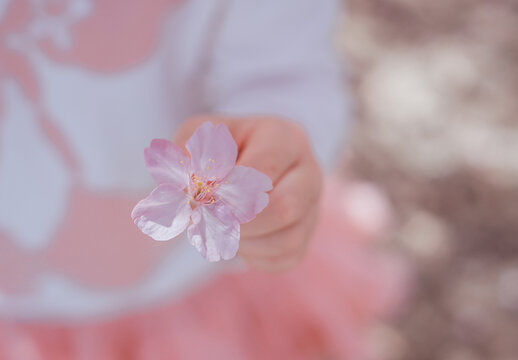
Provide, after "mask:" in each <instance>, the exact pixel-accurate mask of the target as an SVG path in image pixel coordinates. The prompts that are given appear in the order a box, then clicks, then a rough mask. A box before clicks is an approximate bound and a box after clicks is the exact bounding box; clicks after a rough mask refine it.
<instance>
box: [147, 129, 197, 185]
mask: <svg viewBox="0 0 518 360" xmlns="http://www.w3.org/2000/svg"><path fill="white" fill-rule="evenodd" d="M144 157H145V159H146V166H147V168H148V170H149V172H150V173H151V176H152V177H153V179H155V181H156V182H157V184H166V183H167V184H172V185H174V186H175V187H176V188H177V189H180V190H181V189H184V188H185V187H186V186H187V184H188V183H189V165H190V160H189V158H188V157H187V155H186V154H185V153H184V152H183V151H182V149H180V148H179V147H178V146H176V145H175V144H173V143H172V142H170V141H167V140H163V139H154V140H153V141H151V146H150V147H148V148H146V149H145V150H144Z"/></svg>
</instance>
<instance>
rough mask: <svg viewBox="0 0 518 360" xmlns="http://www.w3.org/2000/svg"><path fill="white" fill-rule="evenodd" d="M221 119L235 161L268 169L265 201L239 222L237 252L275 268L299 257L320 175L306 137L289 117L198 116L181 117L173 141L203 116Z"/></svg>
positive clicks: (260, 266) (179, 140) (181, 142)
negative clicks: (236, 151)
mask: <svg viewBox="0 0 518 360" xmlns="http://www.w3.org/2000/svg"><path fill="white" fill-rule="evenodd" d="M205 121H211V122H213V123H224V124H226V125H227V126H228V128H229V130H230V132H231V133H232V136H233V137H234V140H235V141H236V143H237V145H238V147H239V155H238V160H237V164H239V165H243V166H250V167H253V168H255V169H257V170H259V171H261V172H263V173H265V174H266V175H268V176H269V177H270V178H271V179H272V181H273V184H274V188H273V190H272V191H271V192H270V202H269V204H268V206H267V207H266V208H265V209H264V211H263V212H261V213H260V214H259V215H257V218H255V219H254V220H252V221H251V222H250V223H248V224H244V225H242V226H241V242H240V245H239V254H240V255H241V256H242V257H243V258H244V259H245V260H246V262H247V263H248V264H249V265H250V266H252V267H253V268H256V269H259V270H265V271H279V270H285V269H288V268H290V267H292V266H294V265H295V264H297V263H298V262H299V261H300V260H301V259H302V257H303V255H304V253H305V249H306V246H307V243H308V240H309V238H310V237H311V235H312V232H313V229H314V227H315V223H316V219H317V211H318V200H319V197H320V190H321V186H322V175H321V171H320V168H319V166H318V163H317V161H316V160H315V158H314V156H313V153H312V150H311V146H310V145H309V141H308V138H307V136H306V134H305V133H304V131H303V130H302V129H301V128H300V127H299V126H298V125H296V124H295V123H292V122H289V121H286V120H282V119H280V118H276V117H270V116H257V117H247V118H243V117H239V118H238V117H223V116H203V117H196V118H193V119H190V120H188V121H186V122H185V123H184V124H182V126H181V127H180V128H179V130H178V132H177V134H176V137H175V142H176V143H177V144H179V145H182V146H183V145H184V144H185V142H186V141H187V139H189V137H190V136H191V135H192V133H193V132H194V131H195V130H196V129H197V128H198V126H199V125H200V124H201V123H203V122H205Z"/></svg>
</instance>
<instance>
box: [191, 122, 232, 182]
mask: <svg viewBox="0 0 518 360" xmlns="http://www.w3.org/2000/svg"><path fill="white" fill-rule="evenodd" d="M185 147H186V148H187V150H189V153H190V154H191V168H192V170H193V171H194V172H200V174H201V175H206V176H207V179H209V180H216V179H222V178H224V177H225V176H226V175H227V174H228V173H229V172H230V170H232V168H233V167H234V165H235V163H236V159H237V145H236V142H235V141H234V139H233V138H232V135H231V134H230V131H228V128H227V127H226V126H225V125H223V124H219V125H217V126H214V125H212V124H211V123H210V122H206V123H203V124H202V125H201V126H200V127H199V128H198V129H197V130H196V131H195V132H194V134H193V135H192V136H191V138H190V139H189V140H188V141H187V144H186V145H185Z"/></svg>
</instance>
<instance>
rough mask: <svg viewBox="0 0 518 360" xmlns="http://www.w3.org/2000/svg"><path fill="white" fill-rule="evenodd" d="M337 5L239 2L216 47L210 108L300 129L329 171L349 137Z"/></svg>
mask: <svg viewBox="0 0 518 360" xmlns="http://www.w3.org/2000/svg"><path fill="white" fill-rule="evenodd" d="M338 14H339V1H336V0H276V1H258V0H233V1H230V3H229V7H228V8H227V11H226V12H225V19H224V21H223V22H222V24H223V25H222V28H221V32H220V33H219V34H218V36H217V38H216V39H215V42H214V43H213V44H212V49H213V50H212V53H211V54H210V55H209V56H210V65H209V69H208V76H207V78H206V83H205V91H206V93H205V99H204V100H205V106H206V107H207V108H206V110H209V111H214V112H220V113H225V114H232V115H239V114H275V115H280V116H284V117H287V118H289V119H291V120H294V121H297V122H298V123H300V124H301V125H302V126H303V127H304V128H305V129H306V130H307V132H308V134H309V135H310V138H311V140H312V143H313V146H314V149H315V152H316V154H317V157H318V158H319V160H320V161H321V163H322V164H323V165H324V166H325V167H329V166H330V165H331V164H332V163H333V161H334V160H335V157H336V153H337V150H338V146H339V145H340V143H341V142H343V141H344V138H345V125H346V124H345V123H346V106H345V95H344V91H343V89H342V86H343V85H342V77H341V72H340V69H339V66H338V63H337V59H336V56H335V53H334V50H333V47H332V45H331V42H332V41H331V36H332V30H333V28H334V24H335V18H336V16H337V15H338Z"/></svg>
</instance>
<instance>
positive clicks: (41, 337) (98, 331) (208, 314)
mask: <svg viewBox="0 0 518 360" xmlns="http://www.w3.org/2000/svg"><path fill="white" fill-rule="evenodd" d="M325 194H326V195H325V197H326V201H324V202H323V204H322V209H323V210H322V211H323V213H322V216H321V219H320V222H319V226H318V229H317V232H316V234H315V237H314V241H313V243H312V246H311V248H310V250H309V253H308V256H307V258H306V259H305V261H304V262H303V263H302V264H301V265H300V266H299V267H297V268H296V269H294V270H292V271H290V272H288V273H285V274H282V275H272V274H262V273H257V272H252V271H250V272H245V273H241V274H231V275H222V276H220V277H219V278H218V279H216V280H215V281H213V282H210V283H209V284H207V285H206V286H205V287H203V288H201V289H200V290H199V291H196V292H195V293H193V294H192V295H191V296H189V297H187V298H185V299H183V300H182V301H180V302H178V303H171V304H165V305H161V306H157V307H155V308H154V309H151V310H146V311H143V312H141V313H138V314H132V315H128V316H126V317H122V318H117V319H114V320H111V321H104V322H96V323H90V324H80V325H74V326H68V325H67V326H57V325H43V324H13V323H7V322H4V323H2V324H0V359H5V360H14V359H25V360H34V359H53V360H59V359H67V360H70V359H96V360H105V359H106V360H108V359H110V360H118V359H121V360H122V359H125V360H126V359H145V360H148V359H154V360H155V359H156V360H160V359H168V360H169V359H216V360H217V359H225V360H229V359H315V358H328V357H329V358H337V359H355V360H359V359H366V358H367V357H366V355H365V352H366V350H367V349H368V342H367V338H366V332H367V330H368V329H369V327H370V326H371V325H372V324H373V322H375V321H376V320H377V319H378V318H380V317H384V316H387V315H389V314H390V313H392V312H393V311H394V310H395V309H396V308H397V306H398V304H399V303H400V302H401V300H402V297H403V295H404V289H405V286H404V285H405V277H404V272H403V267H402V266H401V263H400V262H399V261H398V260H397V259H392V258H389V257H388V256H387V255H382V254H378V253H377V252H376V251H375V250H373V245H374V244H373V242H372V241H371V240H372V239H373V236H372V235H373V234H372V232H370V233H369V231H370V230H372V229H367V228H364V227H361V226H356V225H354V224H352V223H351V222H350V221H349V220H348V218H347V215H346V210H347V207H346V206H344V205H345V203H344V199H346V198H345V196H346V193H345V192H344V189H343V188H341V187H340V185H339V184H338V183H337V182H334V183H330V184H328V186H327V188H326V191H325ZM349 195H350V194H349ZM371 195H372V194H371ZM366 200H369V201H372V202H373V204H372V206H378V205H379V204H378V205H377V204H375V202H376V201H375V200H374V201H373V199H372V196H370V199H366ZM355 201H358V197H357V198H356V199H355ZM367 206H368V204H367ZM381 220H383V219H373V224H375V225H376V224H379V223H380V221H381ZM366 234H369V235H368V236H367V235H366Z"/></svg>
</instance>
